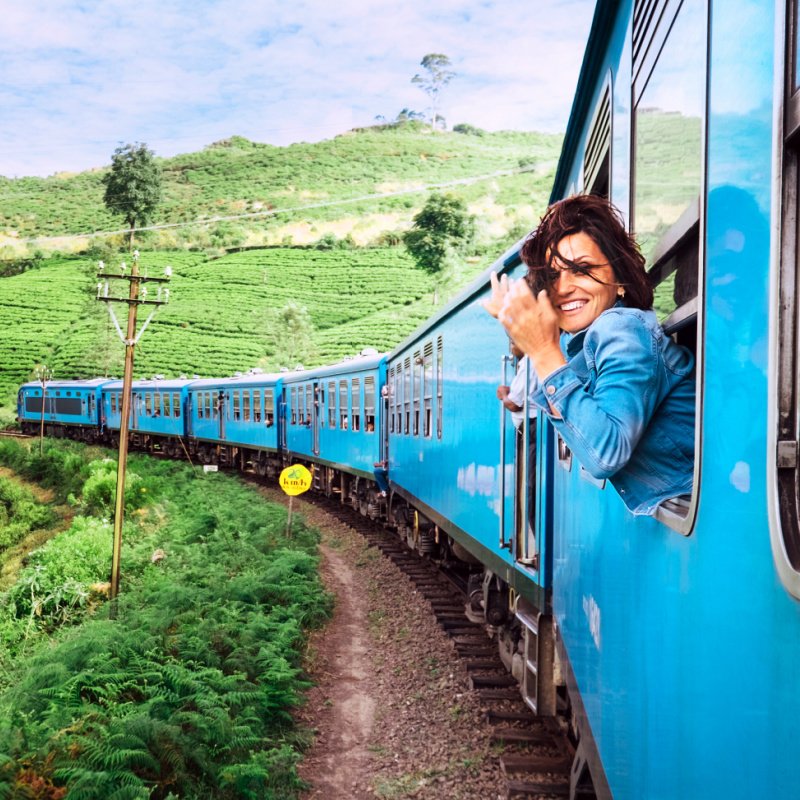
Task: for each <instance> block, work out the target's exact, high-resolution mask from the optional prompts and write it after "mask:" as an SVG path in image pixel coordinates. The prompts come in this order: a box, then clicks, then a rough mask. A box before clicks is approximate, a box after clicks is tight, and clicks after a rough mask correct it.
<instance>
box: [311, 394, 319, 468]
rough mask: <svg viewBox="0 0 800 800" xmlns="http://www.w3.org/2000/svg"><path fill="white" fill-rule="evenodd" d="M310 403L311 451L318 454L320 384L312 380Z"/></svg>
mask: <svg viewBox="0 0 800 800" xmlns="http://www.w3.org/2000/svg"><path fill="white" fill-rule="evenodd" d="M313 387H314V388H313V393H312V398H313V400H312V403H311V452H312V453H313V454H314V455H315V456H318V455H319V421H320V411H321V409H320V396H321V395H320V392H321V388H320V384H319V382H318V381H314V384H313Z"/></svg>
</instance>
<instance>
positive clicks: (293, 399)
mask: <svg viewBox="0 0 800 800" xmlns="http://www.w3.org/2000/svg"><path fill="white" fill-rule="evenodd" d="M289 410H290V412H291V422H292V425H297V388H296V387H295V386H292V388H291V389H290V390H289Z"/></svg>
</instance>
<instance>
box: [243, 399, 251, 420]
mask: <svg viewBox="0 0 800 800" xmlns="http://www.w3.org/2000/svg"><path fill="white" fill-rule="evenodd" d="M242 419H243V420H244V421H245V422H250V392H249V391H246V392H242Z"/></svg>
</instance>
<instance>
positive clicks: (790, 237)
mask: <svg viewBox="0 0 800 800" xmlns="http://www.w3.org/2000/svg"><path fill="white" fill-rule="evenodd" d="M787 7H788V10H787V15H788V20H787V26H786V30H787V42H786V73H785V76H784V85H785V87H786V88H785V101H784V115H785V116H784V148H783V149H784V152H783V204H782V213H783V216H782V220H781V237H782V241H781V265H780V273H779V275H780V278H779V280H780V283H779V303H778V308H779V318H778V331H779V333H778V391H777V397H778V417H777V420H778V430H777V432H776V447H775V449H776V452H775V470H776V481H775V486H776V492H777V499H778V513H779V516H780V524H779V525H775V524H773V525H770V532H771V538H772V553H773V558H774V560H775V565H776V568H777V571H778V574H779V575H780V576H781V580H782V581H783V585H784V586H785V587H786V588H787V589H788V590H789V591H790V592H791V593H792V594H793V595H794V596H795V597H800V469H799V466H800V419H799V418H798V415H800V401H799V399H798V398H800V372H799V371H798V370H800V303H799V302H798V299H797V292H798V290H800V74H798V72H799V69H798V51H800V42H798V28H800V3H798V0H794V2H791V3H787Z"/></svg>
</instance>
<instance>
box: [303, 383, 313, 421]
mask: <svg viewBox="0 0 800 800" xmlns="http://www.w3.org/2000/svg"><path fill="white" fill-rule="evenodd" d="M313 407H314V387H313V386H312V385H311V384H310V383H307V384H306V391H305V417H304V418H303V421H304V422H305V424H306V425H310V424H311V409H312V408H313Z"/></svg>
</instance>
